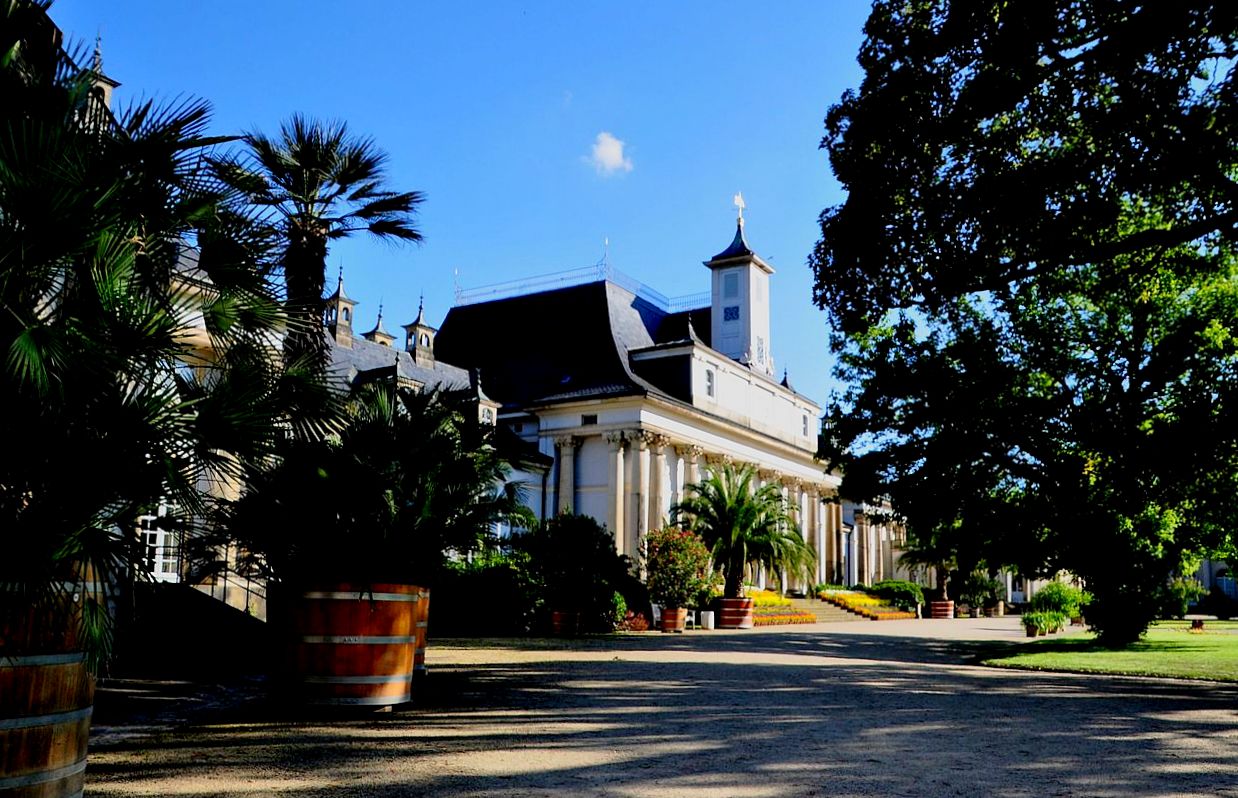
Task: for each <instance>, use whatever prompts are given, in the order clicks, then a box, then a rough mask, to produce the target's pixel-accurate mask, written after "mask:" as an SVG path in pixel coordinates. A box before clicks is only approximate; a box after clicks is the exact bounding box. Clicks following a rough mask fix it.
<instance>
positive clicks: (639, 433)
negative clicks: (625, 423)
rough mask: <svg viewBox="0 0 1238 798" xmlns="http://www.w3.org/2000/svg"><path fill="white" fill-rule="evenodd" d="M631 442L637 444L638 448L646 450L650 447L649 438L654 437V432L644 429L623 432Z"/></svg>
mask: <svg viewBox="0 0 1238 798" xmlns="http://www.w3.org/2000/svg"><path fill="white" fill-rule="evenodd" d="M623 435H624V437H626V438H627V439H628V442H629V443H633V444H635V445H636V448H638V449H640V450H641V451H644V450H645V449H647V448H648V447H649V439H650V438H651V437H653V433H652V432H649V431H648V430H643V429H630V430H626V431H625V432H624V433H623Z"/></svg>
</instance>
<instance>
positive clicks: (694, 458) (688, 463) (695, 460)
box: [682, 446, 705, 484]
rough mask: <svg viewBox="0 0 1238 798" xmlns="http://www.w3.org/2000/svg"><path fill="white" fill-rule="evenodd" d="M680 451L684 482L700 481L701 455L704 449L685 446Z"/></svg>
mask: <svg viewBox="0 0 1238 798" xmlns="http://www.w3.org/2000/svg"><path fill="white" fill-rule="evenodd" d="M683 448H684V450H683V452H682V456H683V457H684V476H683V478H684V482H686V483H688V484H691V483H694V482H700V481H701V457H702V456H704V454H705V451H704V450H703V449H701V447H699V446H685V447H683Z"/></svg>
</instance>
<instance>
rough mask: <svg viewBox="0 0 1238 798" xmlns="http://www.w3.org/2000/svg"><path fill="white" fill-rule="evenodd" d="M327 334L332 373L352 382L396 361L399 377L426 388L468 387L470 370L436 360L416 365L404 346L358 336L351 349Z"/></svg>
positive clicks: (386, 367)
mask: <svg viewBox="0 0 1238 798" xmlns="http://www.w3.org/2000/svg"><path fill="white" fill-rule="evenodd" d="M324 335H327V340H328V341H329V342H330V345H331V365H330V366H329V369H330V372H331V374H332V375H335V376H338V377H340V378H341V379H344V380H346V381H347V382H349V383H351V382H352V381H353V380H354V379H356V377H357V375H358V374H364V373H366V372H371V371H374V370H376V369H390V368H391V367H392V365H394V364H395V363H397V362H398V363H399V372H398V373H399V376H400V377H401V378H404V379H409V380H414V381H416V382H419V383H421V384H422V385H425V386H426V387H428V388H441V389H443V390H446V391H454V390H462V389H465V388H468V387H469V373H468V371H467V370H466V369H462V368H458V367H456V366H453V365H451V364H448V363H444V362H442V361H436V362H435V363H434V366H433V367H432V368H426V367H425V366H419V365H417V363H416V362H415V361H414V360H413V356H412V355H410V354H409V353H408V352H405V351H404V350H403V349H394V348H392V347H390V346H383V345H382V344H378V343H374V342H372V341H367V340H365V339H364V338H361V337H359V336H354V337H353V339H352V348H351V349H349V348H348V347H344V346H340V345H339V344H337V343H336V342H335V339H334V338H332V337H331V336H330V335H328V334H327V333H325V332H324Z"/></svg>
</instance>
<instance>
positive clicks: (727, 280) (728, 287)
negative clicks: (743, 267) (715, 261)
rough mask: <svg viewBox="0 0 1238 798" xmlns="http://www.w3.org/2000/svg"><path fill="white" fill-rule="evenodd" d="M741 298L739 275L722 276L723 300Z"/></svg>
mask: <svg viewBox="0 0 1238 798" xmlns="http://www.w3.org/2000/svg"><path fill="white" fill-rule="evenodd" d="M738 296H739V275H738V274H724V275H722V298H723V299H735V298H736V297H738Z"/></svg>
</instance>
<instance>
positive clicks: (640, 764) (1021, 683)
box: [86, 618, 1238, 798]
mask: <svg viewBox="0 0 1238 798" xmlns="http://www.w3.org/2000/svg"><path fill="white" fill-rule="evenodd" d="M1017 624H1018V621H1017V619H1010V618H1006V619H981V620H966V621H962V620H960V621H905V622H883V623H849V624H819V625H816V626H805V627H784V628H781V629H776V630H771V631H749V632H740V633H723V632H700V633H692V632H689V633H688V634H685V635H682V636H679V635H676V636H669V635H652V634H647V635H633V636H625V637H621V638H617V639H604V640H602V639H599V640H587V641H581V642H576V643H572V644H569V645H568V646H567V647H566V648H565V647H564V646H563V645H562V644H561V643H559V642H558V641H538V640H532V641H529V640H524V641H498V642H495V641H478V642H476V643H473V644H466V643H457V644H454V645H452V646H445V645H438V646H432V647H431V649H430V666H431V669H432V673H431V675H430V677H429V680H428V686H427V689H426V691H425V692H426V696H427V699H426V702H425V703H424V705H421V706H417V707H414V708H412V709H408V710H404V711H397V712H394V713H389V714H370V715H362V716H356V715H353V716H344V717H340V718H333V719H322V718H318V719H314V718H304V717H301V718H295V717H287V716H283V717H281V716H280V715H279V714H278V713H277V712H276V711H275V710H274V709H273V708H271V707H269V706H267V705H266V704H265V702H264V701H263V700H262V699H261V698H260V697H258V696H260V693H258V692H256V691H254V690H252V689H242V690H240V691H239V692H238V693H237V696H238V699H237V701H236V702H234V704H233V705H232V706H230V707H229V706H224V705H223V704H222V703H221V702H219V701H217V700H216V701H214V702H213V703H211V702H208V707H209V708H208V709H205V710H203V711H201V712H198V713H196V714H195V713H194V712H193V711H177V712H172V713H171V714H170V716H174V717H177V718H180V719H182V721H181V723H180V724H179V725H175V726H170V725H165V726H163V727H160V726H159V725H158V724H157V723H155V724H152V723H151V718H150V715H149V713H147V714H142V713H136V714H134V715H133V717H135V718H137V719H138V721H140V723H141V724H142V726H143V728H142V730H141V731H140V732H135V731H132V728H131V727H130V726H127V724H128V723H129V721H128V719H127V717H126V715H125V713H124V712H120V711H115V712H113V713H112V714H113V715H114V717H111V718H109V717H108V712H107V711H99V712H97V719H96V738H95V740H94V741H92V748H91V755H90V766H89V769H88V771H87V776H88V780H87V790H86V794H87V795H88V796H92V795H93V796H105V795H106V796H112V795H143V796H145V795H151V796H153V795H171V796H259V795H289V796H378V798H393V797H394V796H414V795H434V796H562V797H564V798H565V797H566V796H582V795H596V796H615V797H616V798H620V797H622V798H629V797H635V796H658V797H659V798H661V797H663V796H666V797H669V796H687V797H689V798H695V797H696V796H720V797H722V796H725V797H727V798H729V797H731V796H735V797H739V798H743V797H747V796H753V797H756V796H811V795H820V796H826V795H829V796H869V795H873V796H876V795H882V796H886V795H889V796H915V797H916V798H923V797H924V796H953V795H961V796H973V795H974V796H1030V795H1036V796H1041V795H1087V796H1170V795H1172V796H1182V795H1199V796H1218V795H1222V796H1238V711H1236V710H1238V689H1236V688H1235V687H1234V686H1227V685H1220V684H1210V683H1192V682H1177V681H1172V680H1158V679H1131V678H1116V677H1095V676H1074V675H1065V674H1039V673H1025V672H1016V671H1008V670H996V669H988V668H979V667H974V666H970V665H967V664H966V662H967V661H968V660H969V659H970V658H972V656H974V654H975V653H976V651H977V650H979V649H980V648H982V647H984V646H988V645H993V644H995V643H1000V642H1001V641H1009V642H1015V641H1018V640H1020V639H1021V636H1022V631H1021V629H1020V628H1019V627H1018V625H1017ZM210 695H211V696H215V695H216V693H214V692H211V693H210ZM136 723H137V721H135V725H136ZM127 730H129V731H128V732H127Z"/></svg>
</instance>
